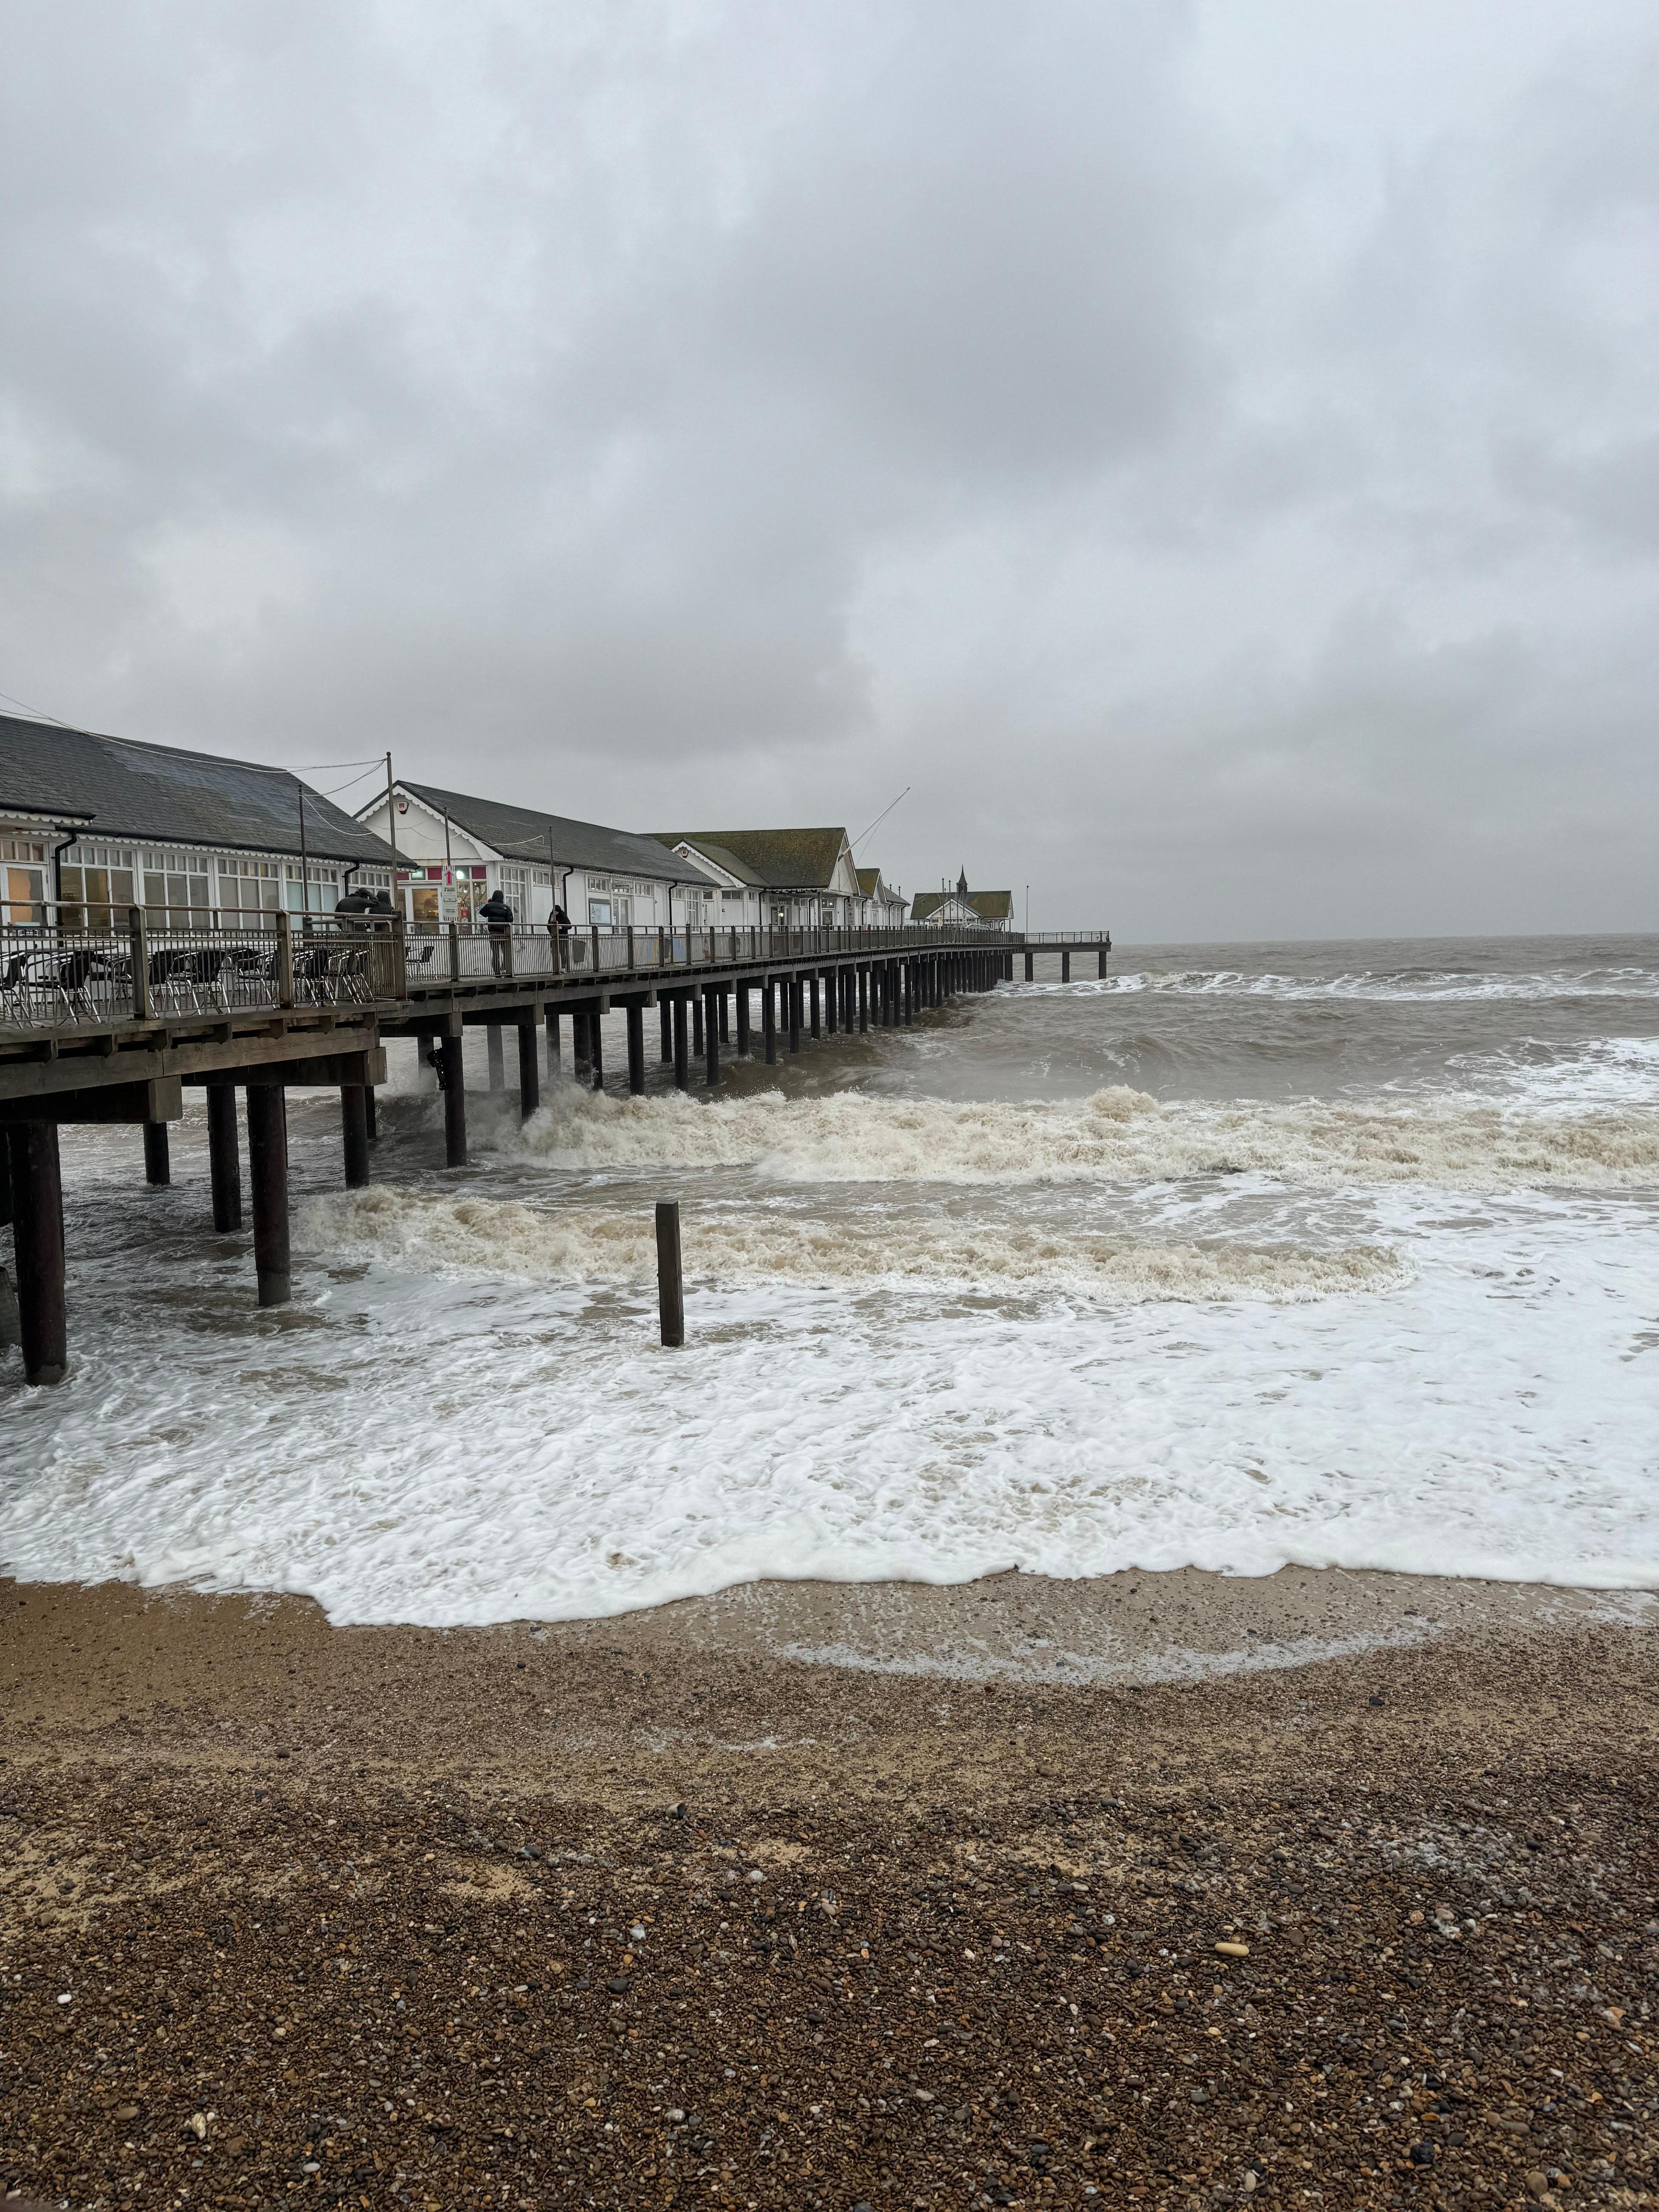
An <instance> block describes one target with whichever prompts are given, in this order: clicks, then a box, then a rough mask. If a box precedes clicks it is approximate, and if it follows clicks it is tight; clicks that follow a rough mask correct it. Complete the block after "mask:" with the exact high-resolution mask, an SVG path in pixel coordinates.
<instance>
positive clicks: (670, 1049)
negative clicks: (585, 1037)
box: [657, 998, 674, 1067]
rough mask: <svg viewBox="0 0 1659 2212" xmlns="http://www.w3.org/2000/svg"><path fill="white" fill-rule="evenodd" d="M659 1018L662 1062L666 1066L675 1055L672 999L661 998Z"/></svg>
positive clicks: (658, 1009) (658, 1005)
mask: <svg viewBox="0 0 1659 2212" xmlns="http://www.w3.org/2000/svg"><path fill="white" fill-rule="evenodd" d="M657 1020H658V1025H659V1028H660V1029H661V1031H662V1064H663V1066H665V1067H666V1066H667V1065H668V1063H669V1061H670V1060H672V1059H673V1057H674V1003H673V1000H671V999H664V998H659V1000H657Z"/></svg>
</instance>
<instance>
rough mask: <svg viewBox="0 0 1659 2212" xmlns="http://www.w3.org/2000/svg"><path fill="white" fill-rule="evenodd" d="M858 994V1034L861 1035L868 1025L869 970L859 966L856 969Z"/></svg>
mask: <svg viewBox="0 0 1659 2212" xmlns="http://www.w3.org/2000/svg"><path fill="white" fill-rule="evenodd" d="M856 973H857V976H858V994H859V1035H860V1036H864V1035H865V1034H866V1032H867V1030H869V1027H870V970H869V969H868V968H866V967H863V966H860V968H859V969H857V971H856Z"/></svg>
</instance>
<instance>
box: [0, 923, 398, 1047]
mask: <svg viewBox="0 0 1659 2212" xmlns="http://www.w3.org/2000/svg"><path fill="white" fill-rule="evenodd" d="M402 977H403V959H402V948H401V946H400V945H399V944H398V942H397V933H395V932H394V931H393V930H392V928H391V927H381V928H378V929H376V928H371V927H365V926H363V925H362V924H358V923H356V922H344V921H333V920H332V919H331V918H330V917H326V916H322V917H318V916H313V917H309V918H307V919H304V920H301V921H300V922H299V925H298V926H297V927H296V926H295V924H294V923H292V922H290V921H289V917H288V915H270V916H266V915H249V916H248V917H246V920H238V921H236V922H234V923H222V924H220V925H218V926H216V927H210V928H202V929H171V928H162V927H157V928H152V927H150V926H149V922H148V921H146V919H145V917H144V915H143V913H142V912H141V911H140V910H139V909H138V908H133V909H131V913H130V914H129V916H128V921H127V926H126V927H125V929H95V930H80V929H59V928H57V927H52V926H50V925H47V926H43V927H27V926H24V927H17V926H15V925H7V926H6V927H0V1036H9V1035H15V1034H17V1033H19V1032H27V1033H36V1032H40V1031H43V1030H44V1031H47V1032H52V1031H56V1030H76V1029H108V1028H112V1027H115V1026H117V1025H118V1024H121V1023H123V1022H131V1021H138V1022H151V1021H165V1020H168V1019H181V1018H188V1017H190V1016H191V1015H194V1014H216V1013H217V1014H230V1013H240V1012H261V1011H264V1010H267V1009H276V1008H279V1007H284V1006H372V1005H374V1004H375V1003H376V1002H377V1001H380V1002H384V1001H386V1000H395V999H398V998H401V997H402V996H403V990H402Z"/></svg>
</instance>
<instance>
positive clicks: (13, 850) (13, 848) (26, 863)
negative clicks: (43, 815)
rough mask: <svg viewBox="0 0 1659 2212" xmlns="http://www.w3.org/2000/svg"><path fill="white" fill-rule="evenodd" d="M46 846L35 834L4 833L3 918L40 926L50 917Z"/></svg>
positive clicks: (0, 858) (0, 864) (0, 866)
mask: <svg viewBox="0 0 1659 2212" xmlns="http://www.w3.org/2000/svg"><path fill="white" fill-rule="evenodd" d="M0 921H9V922H11V923H13V924H14V925H15V926H17V927H27V928H31V929H39V928H40V927H41V925H42V924H43V923H44V921H46V847H45V846H44V845H42V844H40V843H39V842H37V841H36V840H35V839H34V838H33V837H0Z"/></svg>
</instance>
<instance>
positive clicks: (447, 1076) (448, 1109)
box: [247, 1036, 466, 1168]
mask: <svg viewBox="0 0 1659 2212" xmlns="http://www.w3.org/2000/svg"><path fill="white" fill-rule="evenodd" d="M437 1043H438V1080H439V1082H440V1083H441V1085H443V1094H444V1165H445V1166H446V1167H447V1168H464V1167H465V1165H466V1077H465V1073H464V1072H463V1067H462V1061H461V1040H460V1039H459V1037H458V1036H446V1037H440V1038H439V1039H438V1040H437ZM253 1097H254V1094H253V1092H252V1090H250V1091H249V1092H248V1094H247V1103H248V1111H249V1114H250V1115H252V1110H253ZM252 1129H253V1125H252V1121H251V1120H250V1121H249V1124H248V1143H249V1145H250V1146H252V1142H253V1134H252Z"/></svg>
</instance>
